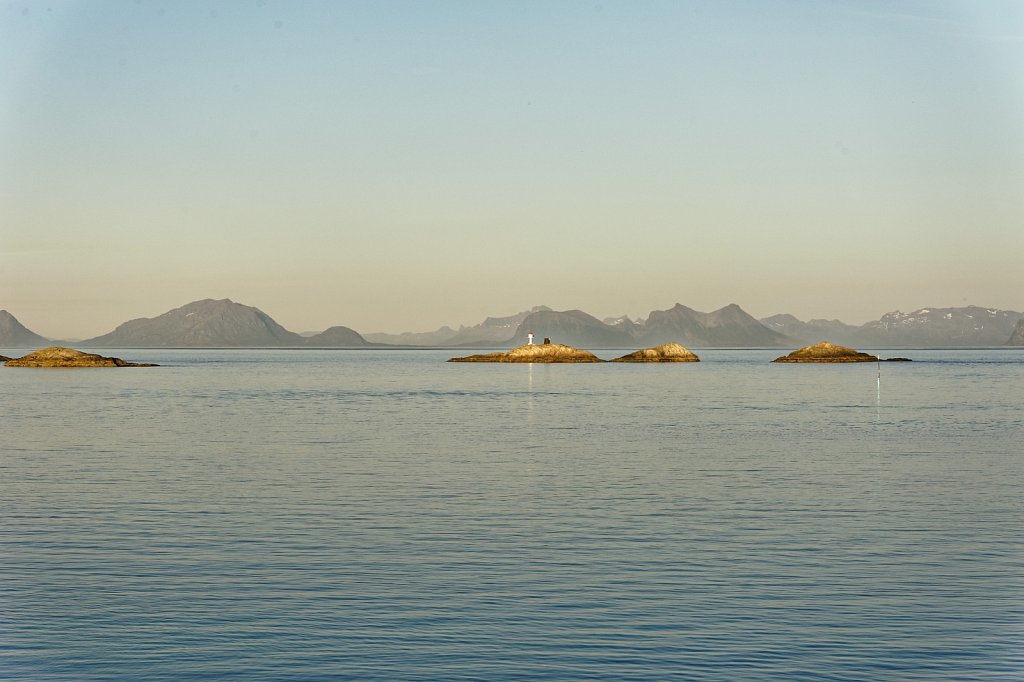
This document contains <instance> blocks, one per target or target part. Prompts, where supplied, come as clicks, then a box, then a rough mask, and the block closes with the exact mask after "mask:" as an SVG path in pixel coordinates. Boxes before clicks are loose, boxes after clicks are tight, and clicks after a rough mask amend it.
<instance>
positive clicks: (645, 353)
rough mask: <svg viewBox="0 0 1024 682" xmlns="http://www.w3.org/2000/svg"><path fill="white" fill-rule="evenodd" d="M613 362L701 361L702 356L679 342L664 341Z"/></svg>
mask: <svg viewBox="0 0 1024 682" xmlns="http://www.w3.org/2000/svg"><path fill="white" fill-rule="evenodd" d="M612 362H700V358H698V357H697V356H696V355H694V354H693V353H691V352H690V351H689V350H687V349H686V348H683V347H682V346H680V345H679V344H678V343H663V344H661V345H660V346H655V347H654V348H643V349H641V350H638V351H636V352H635V353H630V354H629V355H623V356H622V357H621V358H615V359H614V360H612Z"/></svg>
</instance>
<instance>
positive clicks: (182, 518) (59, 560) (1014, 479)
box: [0, 350, 1024, 680]
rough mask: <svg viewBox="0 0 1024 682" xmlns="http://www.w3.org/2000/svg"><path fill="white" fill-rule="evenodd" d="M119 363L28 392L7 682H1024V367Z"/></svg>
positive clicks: (935, 358)
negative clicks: (908, 681) (138, 366)
mask: <svg viewBox="0 0 1024 682" xmlns="http://www.w3.org/2000/svg"><path fill="white" fill-rule="evenodd" d="M0 352H2V351H0ZM5 354H8V355H11V354H20V353H19V352H17V351H11V352H7V353H5ZM111 354H114V355H117V356H119V357H124V358H126V359H129V360H136V361H153V362H159V363H161V364H162V365H164V366H162V367H159V368H151V369H116V370H112V369H101V370H31V369H14V368H0V420H2V421H0V424H2V426H0V428H2V431H0V433H2V446H0V447H2V454H0V513H2V516H0V678H4V679H26V680H113V679H125V680H183V679H211V680H212V679H275V680H318V679H367V680H414V679H415V680H470V679H472V680H515V679H521V680H536V679H550V680H579V679H602V680H625V679H635V680H666V679H679V680H736V679H787V680H789V679H794V680H800V679H806V680H819V679H824V680H900V679H917V680H938V679H963V680H968V679H970V680H977V679H1021V678H1022V677H1024V536H1022V521H1024V506H1022V485H1021V484H1022V483H1024V466H1022V464H1024V461H1022V457H1024V447H1022V442H1024V350H999V351H991V350H990V351H984V350H979V351H968V350H956V351H900V352H899V354H900V355H909V356H910V357H913V358H914V359H915V360H916V361H915V362H913V363H902V364H900V363H890V364H885V365H882V368H881V383H880V387H881V388H880V391H879V388H878V384H877V381H876V379H877V370H876V367H875V365H872V364H867V365H848V366H831V365H826V366H814V365H772V364H770V363H769V362H768V360H770V359H771V358H773V357H775V356H776V355H778V354H780V353H779V352H778V351H721V350H720V351H702V352H701V355H702V357H703V358H704V362H701V363H699V364H681V365H664V366H649V365H532V366H531V365H474V364H450V363H445V362H444V359H446V358H447V357H449V356H450V355H451V354H452V353H451V352H444V351H213V350H205V351H184V350H176V351H168V350H153V351H151V350H146V351H143V350H123V351H112V352H111ZM601 355H602V356H604V357H612V356H613V355H614V353H611V352H608V353H601Z"/></svg>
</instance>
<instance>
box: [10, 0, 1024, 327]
mask: <svg viewBox="0 0 1024 682" xmlns="http://www.w3.org/2000/svg"><path fill="white" fill-rule="evenodd" d="M1022 256H1024V3H1022V2H1019V1H1017V0H1011V1H1006V2H999V1H991V0H970V1H963V2H949V1H945V2H944V1H941V0H939V1H934V2H933V1H928V2H912V1H902V0H893V1H891V2H881V1H875V2H829V1H828V0H814V1H811V0H808V1H800V0H790V1H785V2H783V1H776V0H752V1H749V2H746V1H729V0H710V1H707V2H704V1H700V0H693V1H690V0H671V1H668V2H658V1H645V0H629V1H622V2H610V1H606V0H599V1H594V0H592V1H590V2H575V1H573V0H559V1H558V2H549V1H543V2H541V1H538V2H532V1H527V0H522V1H515V2H513V1H512V0H504V1H501V2H492V1H487V0H467V1H459V2H451V1H447V0H431V1H429V2H423V1H420V0H416V1H410V2H405V1H398V0H395V1H378V2H363V1H356V0H352V1H342V0H336V1H330V2H294V1H288V2H284V1H282V2H277V1H275V0H266V1H253V2H241V1H235V2H205V1H197V0H174V1H173V2H172V1H170V0H159V1H157V0H135V1H131V0H124V1H119V2H108V1H105V0H95V1H88V2H66V1H64V2H62V1H57V0H54V1H52V2H51V1H49V0H32V1H23V0H19V1H12V0H0V308H2V309H6V310H8V311H10V312H11V313H12V314H14V315H15V316H16V317H17V318H18V319H19V320H20V321H21V322H22V323H23V324H25V325H26V326H28V327H29V328H30V329H32V330H33V331H35V332H37V333H39V334H42V335H44V336H49V337H51V338H87V337H90V336H95V335H99V334H103V333H106V332H109V331H111V330H112V329H113V328H114V327H116V326H117V325H118V324H120V323H122V322H124V321H126V320H129V319H134V318H139V317H155V316H157V315H159V314H162V313H164V312H166V311H168V310H170V309H172V308H176V307H179V306H181V305H184V304H186V303H188V302H191V301H194V300H198V299H203V298H230V299H232V300H234V301H237V302H239V303H244V304H246V305H252V306H256V307H258V308H260V309H261V310H263V311H264V312H266V313H267V314H269V315H271V316H272V317H273V318H274V319H275V320H277V321H278V322H280V323H281V324H282V325H284V326H285V327H286V328H288V329H291V330H292V331H297V332H304V331H316V330H322V329H324V328H326V327H329V326H332V325H345V326H349V327H352V328H354V329H356V330H357V331H360V332H363V333H368V332H381V331H383V332H401V331H425V330H430V329H436V328H438V327H440V326H441V325H450V326H453V327H457V326H458V325H462V324H465V325H473V324H477V323H479V322H481V321H482V320H483V319H484V318H485V317H487V316H500V315H509V314H513V313H516V312H518V311H521V310H525V309H529V308H530V307H532V306H535V305H547V306H550V307H552V308H554V309H556V310H567V309H582V310H584V311H587V312H589V313H591V314H593V315H595V316H597V317H608V316H618V315H623V314H628V315H630V316H632V317H638V316H646V315H647V314H648V313H649V312H650V311H651V310H660V309H666V308H669V307H671V306H672V305H674V304H675V303H676V302H680V303H683V304H684V305H687V306H690V307H692V308H696V309H698V310H704V311H711V310H714V309H717V308H720V307H722V306H724V305H727V304H729V303H737V304H739V305H740V306H741V307H743V308H744V309H745V310H746V311H747V312H749V313H751V314H753V315H755V316H757V317H765V316H768V315H772V314H775V313H783V312H786V313H791V314H794V315H796V316H797V317H799V318H801V319H811V318H821V317H827V318H839V319H841V320H843V321H844V322H848V323H851V324H860V323H863V322H865V321H867V320H869V319H877V318H878V317H879V316H880V315H882V314H883V313H885V312H887V311H890V310H895V309H901V310H904V311H910V310H914V309H916V308H921V307H954V306H961V305H968V304H975V305H984V306H990V307H998V308H1004V309H1012V310H1024V287H1022V286H1021V278H1020V272H1021V258H1022Z"/></svg>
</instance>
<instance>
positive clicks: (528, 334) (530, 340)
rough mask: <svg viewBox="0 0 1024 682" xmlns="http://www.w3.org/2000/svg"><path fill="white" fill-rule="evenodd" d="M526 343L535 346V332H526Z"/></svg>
mask: <svg viewBox="0 0 1024 682" xmlns="http://www.w3.org/2000/svg"><path fill="white" fill-rule="evenodd" d="M526 343H527V344H529V345H531V346H532V345H533V332H526Z"/></svg>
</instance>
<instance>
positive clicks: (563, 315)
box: [506, 310, 633, 348]
mask: <svg viewBox="0 0 1024 682" xmlns="http://www.w3.org/2000/svg"><path fill="white" fill-rule="evenodd" d="M531 331H532V332H533V333H534V335H535V338H534V343H540V342H542V341H543V340H544V338H545V337H546V338H550V339H551V341H552V342H553V343H561V344H565V345H569V346H578V347H580V346H589V347H591V348H629V347H632V346H633V336H632V334H630V332H629V330H628V329H623V328H622V327H621V326H619V327H612V326H610V325H607V324H605V323H604V322H601V320H599V319H597V318H596V317H593V316H591V315H588V314H587V313H585V312H583V311H582V310H566V311H564V312H556V311H554V310H541V311H538V312H535V313H531V314H530V315H528V316H527V317H526V318H525V319H523V321H522V322H521V323H520V324H519V327H518V328H517V329H516V331H515V334H514V335H513V336H512V337H511V338H509V339H506V341H507V342H520V343H526V339H527V334H528V333H529V332H531Z"/></svg>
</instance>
